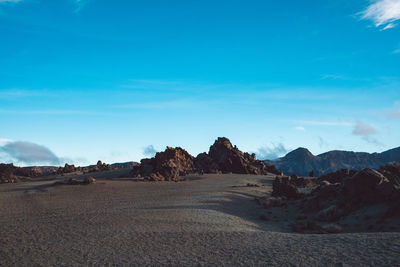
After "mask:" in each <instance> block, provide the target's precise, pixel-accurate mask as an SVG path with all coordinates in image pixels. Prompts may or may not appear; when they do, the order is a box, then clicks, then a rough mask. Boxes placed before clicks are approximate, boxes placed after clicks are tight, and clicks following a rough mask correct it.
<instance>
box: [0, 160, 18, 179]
mask: <svg viewBox="0 0 400 267" xmlns="http://www.w3.org/2000/svg"><path fill="white" fill-rule="evenodd" d="M14 171H15V167H14V165H13V164H4V163H0V183H16V182H17V181H18V180H17V178H16V177H15V175H14Z"/></svg>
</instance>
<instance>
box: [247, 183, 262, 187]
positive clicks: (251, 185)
mask: <svg viewBox="0 0 400 267" xmlns="http://www.w3.org/2000/svg"><path fill="white" fill-rule="evenodd" d="M246 186H247V187H260V185H258V184H250V183H247V185H246Z"/></svg>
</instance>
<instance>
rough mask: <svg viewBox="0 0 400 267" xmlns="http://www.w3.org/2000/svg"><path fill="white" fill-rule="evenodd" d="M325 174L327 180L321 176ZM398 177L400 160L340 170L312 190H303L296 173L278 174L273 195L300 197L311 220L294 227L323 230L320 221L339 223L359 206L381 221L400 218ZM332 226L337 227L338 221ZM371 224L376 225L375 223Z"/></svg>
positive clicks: (322, 223) (302, 208)
mask: <svg viewBox="0 0 400 267" xmlns="http://www.w3.org/2000/svg"><path fill="white" fill-rule="evenodd" d="M324 177H325V178H326V179H327V180H322V179H323V178H324ZM297 179H298V178H297ZM399 179H400V164H388V165H385V166H382V167H381V168H379V170H378V171H376V170H372V169H363V170H361V171H358V172H353V171H348V170H341V171H338V172H335V173H332V174H327V175H325V176H322V177H320V178H319V185H318V186H315V189H314V190H312V191H311V193H309V194H300V193H299V191H300V187H301V186H298V185H296V182H295V180H296V179H294V177H291V178H289V177H277V178H276V180H275V181H274V184H273V192H272V196H273V197H281V198H282V197H283V198H286V199H300V200H297V202H298V204H299V207H300V210H301V212H302V213H303V214H304V217H305V218H307V217H308V222H301V223H300V224H296V225H294V227H293V229H295V230H296V229H297V230H299V229H301V231H303V232H315V231H316V232H321V231H324V230H322V228H321V227H322V226H321V225H324V224H325V225H326V223H340V222H342V221H344V220H346V218H347V217H349V216H353V215H352V214H354V213H360V212H361V211H360V210H363V211H368V210H370V211H372V212H375V215H374V217H376V220H379V221H380V222H381V223H382V222H383V221H385V220H388V219H392V218H397V219H396V220H399V222H400V186H399ZM378 206H379V208H374V207H378ZM377 211H379V212H380V213H379V212H378V213H377ZM346 224H347V223H343V225H346ZM330 226H332V225H330ZM336 226H338V225H336ZM332 227H333V228H335V225H333V226H332ZM358 227H360V229H361V228H363V226H358ZM369 227H370V228H369V229H373V227H374V226H373V225H370V226H369ZM336 229H337V228H336ZM297 230H296V231H297ZM325 230H326V229H325ZM364 230H365V229H364ZM299 231H300V230H299ZM332 231H333V230H332ZM327 232H329V231H327Z"/></svg>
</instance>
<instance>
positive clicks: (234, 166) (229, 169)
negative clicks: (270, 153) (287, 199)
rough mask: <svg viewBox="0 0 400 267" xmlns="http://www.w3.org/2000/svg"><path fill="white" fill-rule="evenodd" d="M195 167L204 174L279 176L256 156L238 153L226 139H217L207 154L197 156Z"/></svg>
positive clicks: (271, 167) (277, 172)
mask: <svg viewBox="0 0 400 267" xmlns="http://www.w3.org/2000/svg"><path fill="white" fill-rule="evenodd" d="M195 166H196V168H197V169H198V170H200V171H203V172H204V173H218V172H222V173H238V174H256V175H260V174H267V173H268V172H271V173H276V174H280V173H281V172H280V171H278V170H276V168H275V167H274V166H268V167H267V166H266V165H265V163H264V162H263V161H260V160H257V159H256V155H255V154H254V153H253V154H249V153H246V152H242V151H240V150H239V149H238V148H237V147H236V146H233V145H232V143H231V142H230V141H229V139H228V138H225V137H219V138H218V139H217V140H215V142H214V144H213V145H212V146H211V147H210V150H209V152H208V154H207V153H201V154H199V155H198V156H197V157H196V159H195Z"/></svg>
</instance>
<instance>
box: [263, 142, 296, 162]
mask: <svg viewBox="0 0 400 267" xmlns="http://www.w3.org/2000/svg"><path fill="white" fill-rule="evenodd" d="M288 151H289V150H288V149H287V148H286V147H285V145H284V144H282V143H278V144H272V146H264V147H260V148H259V149H258V151H257V152H256V155H257V158H258V159H261V160H266V159H268V160H274V159H277V158H279V157H281V156H284V155H285V154H286V153H287V152H288Z"/></svg>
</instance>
